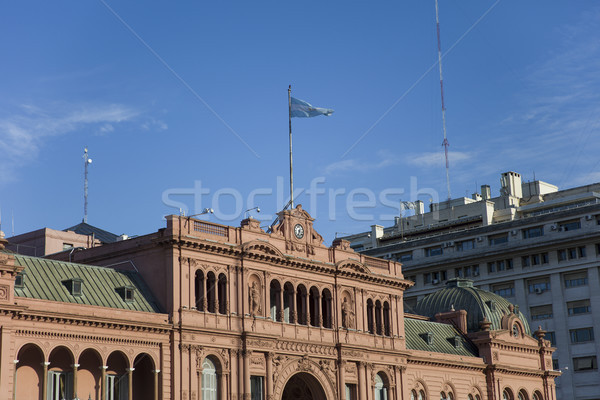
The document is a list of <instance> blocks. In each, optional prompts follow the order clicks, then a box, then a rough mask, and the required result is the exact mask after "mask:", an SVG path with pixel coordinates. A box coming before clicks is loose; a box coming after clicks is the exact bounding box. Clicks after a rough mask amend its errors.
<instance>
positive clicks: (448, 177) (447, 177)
mask: <svg viewBox="0 0 600 400" xmlns="http://www.w3.org/2000/svg"><path fill="white" fill-rule="evenodd" d="M435 27H436V30H437V45H438V65H439V67H440V92H441V96H442V127H443V130H444V141H443V142H442V146H444V154H445V156H446V185H447V186H448V201H450V200H451V199H452V196H451V195H450V164H449V163H448V146H450V143H448V138H447V137H446V105H445V104H444V79H443V77H442V42H441V40H440V17H439V11H438V0H435Z"/></svg>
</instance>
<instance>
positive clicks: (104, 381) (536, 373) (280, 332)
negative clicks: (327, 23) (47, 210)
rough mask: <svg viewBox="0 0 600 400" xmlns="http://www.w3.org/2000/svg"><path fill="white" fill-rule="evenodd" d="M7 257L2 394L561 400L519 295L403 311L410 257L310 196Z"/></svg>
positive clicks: (106, 398) (545, 345) (0, 399)
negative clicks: (366, 237)
mask: <svg viewBox="0 0 600 400" xmlns="http://www.w3.org/2000/svg"><path fill="white" fill-rule="evenodd" d="M0 257H2V258H0V264H1V265H2V266H1V267H0V268H1V270H2V277H1V281H0V295H1V294H2V287H4V288H5V293H6V295H5V296H4V297H5V298H1V299H0V311H1V316H0V318H2V334H1V336H0V362H1V364H0V365H1V366H2V369H1V370H0V387H1V389H2V390H0V392H1V393H2V394H0V400H8V399H42V400H47V399H52V400H55V399H61V397H60V395H62V393H64V394H65V396H68V397H65V398H75V396H78V398H81V399H88V398H91V399H94V400H117V399H118V400H124V399H127V400H131V399H153V398H154V399H183V400H200V399H244V400H246V399H247V400H254V399H256V400H259V399H260V400H262V399H267V400H273V399H276V400H279V399H285V400H288V399H308V400H310V399H314V400H323V399H349V400H353V399H360V400H382V399H390V400H392V399H393V400H400V399H406V400H409V399H411V400H412V399H415V400H417V399H419V400H423V399H470V400H475V399H479V400H481V399H489V400H496V399H528V400H529V399H532V400H533V399H535V400H541V399H546V400H555V389H554V377H556V376H558V374H559V373H558V372H556V371H553V370H552V362H551V355H552V352H553V349H552V348H551V347H550V345H549V342H548V341H546V340H544V338H543V332H542V331H541V330H538V331H537V332H536V334H537V338H534V337H532V336H530V335H529V333H530V331H529V327H528V326H527V322H526V321H524V320H523V319H522V318H521V315H520V314H519V313H518V311H515V309H514V307H513V306H512V305H508V304H504V303H502V300H500V299H498V301H497V302H496V299H494V298H491V300H490V303H489V307H488V306H486V307H487V308H485V307H483V308H481V309H478V312H483V314H481V316H482V318H481V321H477V322H478V323H477V327H476V329H473V324H471V323H470V322H469V321H471V320H472V318H470V316H472V315H473V313H474V312H475V311H474V309H473V307H472V306H468V307H466V309H461V308H460V302H458V303H456V310H454V309H451V308H449V307H447V308H446V309H440V310H438V311H439V312H438V313H437V315H435V316H427V317H424V316H414V315H407V314H405V313H404V308H403V295H404V290H405V289H407V288H408V287H410V285H411V284H412V282H410V281H408V280H406V279H405V278H404V276H403V274H402V268H401V264H400V263H396V262H393V261H388V260H382V259H377V258H372V257H367V256H363V255H360V254H357V253H355V252H354V251H353V250H352V249H351V248H350V247H349V243H348V242H346V241H343V240H336V241H334V242H333V245H332V246H331V247H326V246H324V245H323V239H322V237H321V236H320V235H319V234H318V233H317V232H316V231H315V230H314V228H313V219H312V218H311V217H310V215H308V213H307V212H306V211H304V210H302V208H301V206H298V207H296V208H295V209H293V210H288V211H283V212H281V213H280V214H279V220H278V223H277V224H276V225H275V226H274V227H273V230H272V232H270V233H267V232H264V231H263V230H262V229H261V228H260V225H259V222H258V221H256V220H253V219H246V220H244V221H242V225H241V227H239V228H234V227H229V226H224V225H219V224H214V223H209V222H205V221H200V220H196V219H191V218H186V217H179V216H169V217H167V226H166V228H163V229H160V230H158V231H157V232H156V233H152V234H149V235H145V236H140V237H136V238H132V239H129V240H124V241H119V242H115V243H109V244H104V245H102V246H99V247H94V248H90V249H87V250H82V251H79V252H76V253H73V254H71V261H72V262H67V261H68V260H66V259H65V257H67V254H66V253H59V254H57V255H54V256H53V257H52V258H53V259H52V260H49V259H44V261H43V262H42V261H36V260H37V259H35V258H31V257H29V258H27V257H23V256H18V255H14V254H9V253H0ZM60 258H62V260H59V259H60ZM75 262H77V263H81V264H75ZM38 264H39V265H38ZM40 265H41V266H40ZM102 266H104V268H101V267H102ZM28 270H29V272H28ZM48 271H51V272H52V274H50V272H48ZM45 274H46V275H45ZM19 276H21V280H19ZM23 277H24V278H23ZM40 277H42V278H44V277H45V278H44V279H41V278H40ZM40 280H42V281H52V280H54V281H57V282H60V285H59V284H56V285H55V286H54V290H51V289H52V287H45V286H44V285H43V284H42V283H40ZM23 281H24V283H23ZM92 281H93V283H92ZM78 282H79V284H80V285H83V289H81V286H78ZM15 284H17V287H15ZM460 285H462V284H461V283H457V286H460ZM78 288H79V289H81V292H82V293H83V296H84V297H85V298H83V297H82V294H81V292H80V294H79V297H77V295H76V293H77V291H76V290H75V289H78ZM463 289H464V290H467V291H471V292H473V291H474V290H475V289H472V288H460V287H456V288H452V289H450V288H449V289H448V290H454V291H455V292H456V291H457V290H463ZM74 290H75V291H74ZM49 292H61V293H62V292H64V293H62V295H61V296H58V295H56V294H54V295H47V293H49ZM100 292H102V293H104V294H103V297H101V296H100V297H99V296H97V297H99V299H96V300H94V295H95V293H100ZM460 293H462V292H460ZM476 295H478V294H477V293H476ZM69 296H70V297H69ZM492 296H493V295H492ZM0 297H1V296H0ZM434 304H435V303H434ZM478 315H479V314H478ZM434 319H435V321H433V320H434ZM57 388H58V389H57ZM52 390H54V392H52ZM57 391H58V392H57ZM54 393H58V395H57V396H58V397H52V396H54ZM111 396H112V397H111Z"/></svg>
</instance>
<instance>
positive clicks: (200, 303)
mask: <svg viewBox="0 0 600 400" xmlns="http://www.w3.org/2000/svg"><path fill="white" fill-rule="evenodd" d="M194 288H195V292H196V293H195V294H196V308H197V309H198V311H204V272H202V271H201V270H198V271H196V279H195V284H194Z"/></svg>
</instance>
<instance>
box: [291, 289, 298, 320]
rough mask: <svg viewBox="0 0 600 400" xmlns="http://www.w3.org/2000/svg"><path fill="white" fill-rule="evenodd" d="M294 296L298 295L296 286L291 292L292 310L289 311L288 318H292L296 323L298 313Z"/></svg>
mask: <svg viewBox="0 0 600 400" xmlns="http://www.w3.org/2000/svg"><path fill="white" fill-rule="evenodd" d="M296 296H298V293H297V290H296V288H294V291H293V292H292V311H291V312H290V318H293V319H294V323H295V324H298V316H299V315H300V313H299V312H298V305H297V304H296Z"/></svg>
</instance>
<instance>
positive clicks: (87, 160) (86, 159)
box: [83, 147, 92, 223]
mask: <svg viewBox="0 0 600 400" xmlns="http://www.w3.org/2000/svg"><path fill="white" fill-rule="evenodd" d="M91 163H92V159H91V158H90V156H89V154H88V149H87V147H85V148H84V149H83V164H84V173H83V175H84V179H83V222H85V223H87V217H88V165H89V164H91Z"/></svg>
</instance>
